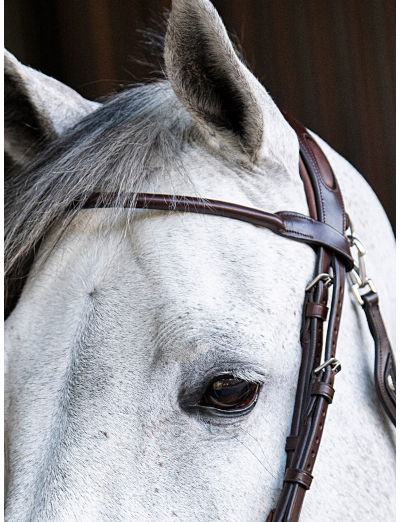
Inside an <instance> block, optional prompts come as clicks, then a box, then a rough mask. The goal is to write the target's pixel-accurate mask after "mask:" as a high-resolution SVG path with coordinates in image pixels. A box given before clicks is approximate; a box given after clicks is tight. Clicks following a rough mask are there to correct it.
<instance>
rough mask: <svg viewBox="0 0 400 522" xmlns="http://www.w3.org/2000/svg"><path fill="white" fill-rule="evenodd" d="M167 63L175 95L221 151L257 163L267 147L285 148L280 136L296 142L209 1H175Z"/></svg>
mask: <svg viewBox="0 0 400 522" xmlns="http://www.w3.org/2000/svg"><path fill="white" fill-rule="evenodd" d="M164 58H165V64H166V71H167V75H168V79H169V80H170V82H171V85H172V88H173V89H174V91H175V94H176V95H177V97H178V98H179V100H180V101H181V102H182V104H183V105H184V106H185V108H186V109H187V111H188V112H189V113H190V114H191V116H192V117H193V119H194V120H195V121H196V123H197V126H198V127H199V128H200V129H201V130H203V132H204V133H206V134H207V136H208V138H211V139H212V138H217V142H218V145H219V146H221V144H222V143H223V144H224V145H225V147H226V146H227V147H229V148H230V150H232V147H233V148H234V150H235V152H236V153H239V154H240V155H242V156H243V155H244V156H246V158H247V160H248V159H250V160H251V161H252V162H257V160H258V159H259V158H260V157H261V156H263V149H264V148H265V146H268V149H269V151H271V150H272V151H275V152H277V150H276V146H277V147H278V149H282V144H279V142H278V140H276V136H279V134H280V136H279V138H282V132H284V133H290V135H291V139H292V140H293V132H292V131H291V129H290V127H289V126H288V124H287V123H286V122H285V121H284V119H283V117H282V115H281V113H280V111H279V110H278V108H277V107H276V105H275V104H274V102H273V101H272V99H271V97H270V96H269V95H268V94H267V92H266V91H265V89H264V87H263V86H262V85H261V84H260V83H259V82H258V80H257V79H256V78H255V77H254V76H253V74H252V73H251V72H250V71H249V70H248V69H247V67H246V66H245V65H244V64H243V63H242V62H241V61H240V59H239V58H238V56H237V54H236V52H235V50H234V48H233V46H232V43H231V41H230V40H229V37H228V34H227V32H226V29H225V27H224V25H223V23H222V20H221V18H220V17H219V15H218V13H217V11H216V10H215V9H214V7H213V6H212V4H211V2H209V0H172V11H171V14H170V18H169V23H168V29H167V34H166V40H165V50H164ZM267 119H268V128H267V127H266V125H265V121H266V120H267ZM268 129H269V130H268ZM271 129H275V137H274V136H273V133H272V132H271ZM279 129H281V132H280V131H279ZM268 134H270V135H268ZM214 143H215V141H214ZM286 147H287V142H286ZM286 151H287V148H286ZM264 152H265V153H266V154H267V151H265V150H264ZM282 152H284V151H283V150H282ZM273 155H276V154H273ZM296 161H297V159H296Z"/></svg>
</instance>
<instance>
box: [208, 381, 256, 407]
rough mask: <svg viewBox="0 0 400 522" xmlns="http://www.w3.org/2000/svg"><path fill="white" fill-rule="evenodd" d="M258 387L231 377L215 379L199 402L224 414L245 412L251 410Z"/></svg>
mask: <svg viewBox="0 0 400 522" xmlns="http://www.w3.org/2000/svg"><path fill="white" fill-rule="evenodd" d="M259 389H260V385H259V384H256V383H254V382H249V381H245V380H243V379H236V378H235V377H233V376H231V375H226V376H225V375H224V376H220V377H217V379H215V380H214V381H213V382H212V383H211V384H210V385H209V386H208V388H207V389H206V391H205V393H204V395H203V398H202V400H201V402H200V405H202V406H209V407H212V408H216V409H218V410H222V411H223V412H225V413H239V412H246V411H249V410H250V409H252V408H253V407H254V406H255V404H256V402H257V399H258V392H259Z"/></svg>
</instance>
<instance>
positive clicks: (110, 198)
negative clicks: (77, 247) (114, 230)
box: [70, 192, 354, 271]
mask: <svg viewBox="0 0 400 522" xmlns="http://www.w3.org/2000/svg"><path fill="white" fill-rule="evenodd" d="M82 198H83V205H82ZM115 206H118V207H124V208H142V209H149V210H167V211H177V212H194V213H196V214H210V215H217V216H222V217H227V218H231V219H237V220H239V221H245V222H247V223H252V224H253V225H258V226H262V227H266V228H269V229H270V230H272V231H273V232H275V234H278V235H280V236H283V237H286V238H288V239H294V240H296V241H300V242H303V243H307V244H309V245H311V246H313V247H319V246H324V247H326V248H328V249H329V250H331V251H332V252H334V253H335V254H336V255H337V256H339V257H340V258H341V259H342V260H343V263H345V265H346V269H347V270H348V271H349V270H351V269H352V268H353V266H354V261H353V257H352V255H351V252H350V246H349V242H348V241H347V239H346V237H345V236H344V235H343V234H342V233H340V232H339V231H337V230H335V229H334V228H332V227H330V226H329V224H326V223H321V222H320V221H317V220H315V219H312V218H310V217H308V216H303V215H302V214H297V213H296V212H277V213H276V214H272V213H270V212H264V211H263V210H258V209H254V208H250V207H245V206H243V205H236V204H234V203H228V202H225V201H217V200H213V199H201V198H195V197H188V196H171V195H167V194H134V193H126V194H120V193H117V192H115V193H104V192H97V193H93V194H91V195H90V196H89V197H87V198H85V197H84V196H82V197H81V198H78V199H77V200H76V201H75V202H74V203H73V204H72V205H71V207H70V209H73V208H83V209H88V208H113V207H115Z"/></svg>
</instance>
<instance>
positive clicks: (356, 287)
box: [347, 221, 377, 306]
mask: <svg viewBox="0 0 400 522" xmlns="http://www.w3.org/2000/svg"><path fill="white" fill-rule="evenodd" d="M347 239H348V240H349V243H350V247H352V246H354V247H356V249H357V257H358V263H356V262H354V268H353V270H351V271H350V272H348V274H347V277H348V279H349V283H350V286H351V290H352V292H353V294H354V295H355V298H356V299H357V302H358V304H360V305H361V306H363V304H364V299H363V298H362V295H361V294H360V290H361V289H362V288H365V287H366V286H368V287H369V288H370V290H371V292H374V293H375V294H376V293H377V290H376V287H375V285H374V282H373V281H372V279H370V278H369V277H368V276H367V272H366V268H365V261H364V256H365V254H366V250H365V248H364V245H363V244H362V243H361V241H360V240H359V239H357V238H356V237H355V235H354V227H353V223H352V222H351V221H350V234H348V235H347Z"/></svg>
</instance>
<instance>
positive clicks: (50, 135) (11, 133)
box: [4, 51, 99, 165]
mask: <svg viewBox="0 0 400 522" xmlns="http://www.w3.org/2000/svg"><path fill="white" fill-rule="evenodd" d="M4 93H5V101H4V117H5V118H4V119H5V124H4V126H5V132H4V144H5V150H6V152H7V153H8V154H9V155H10V156H11V158H12V159H13V161H15V162H16V163H18V164H21V165H23V164H25V163H28V162H29V161H30V160H31V159H32V158H33V157H34V156H35V155H36V154H37V153H38V152H39V151H40V150H41V148H43V147H44V146H45V145H47V144H48V143H49V142H51V141H52V140H54V139H55V138H56V137H58V136H60V135H61V134H62V133H63V132H64V131H65V130H66V129H68V128H69V127H72V126H73V125H75V124H76V123H78V121H79V120H81V119H82V118H83V117H85V116H86V115H87V114H89V113H90V112H92V111H94V110H96V109H97V108H98V107H99V104H98V103H94V102H91V101H88V100H85V99H84V98H82V97H81V96H80V95H79V94H78V93H77V92H75V91H74V90H73V89H70V88H69V87H67V86H66V85H64V84H62V83H60V82H58V81H57V80H54V79H53V78H50V77H49V76H46V75H44V74H42V73H40V72H39V71H35V70H34V69H31V68H30V67H26V66H25V65H22V64H21V63H20V62H19V61H18V60H17V59H16V58H15V57H14V56H13V55H12V54H11V53H9V52H8V51H5V52H4Z"/></svg>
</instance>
